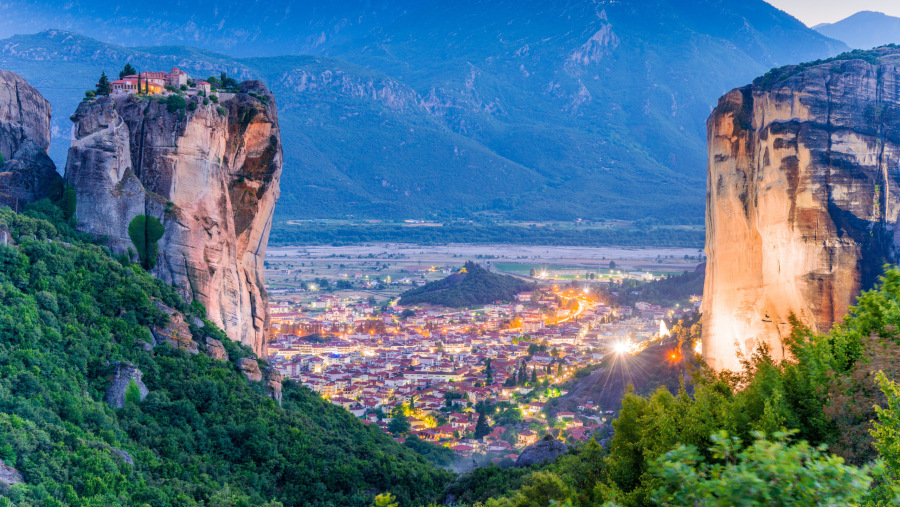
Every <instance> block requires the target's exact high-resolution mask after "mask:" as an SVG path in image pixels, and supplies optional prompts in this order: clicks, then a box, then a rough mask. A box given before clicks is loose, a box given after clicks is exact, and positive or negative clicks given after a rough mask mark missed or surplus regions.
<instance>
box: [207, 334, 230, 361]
mask: <svg viewBox="0 0 900 507" xmlns="http://www.w3.org/2000/svg"><path fill="white" fill-rule="evenodd" d="M206 355H208V356H209V357H211V358H213V359H218V360H220V361H228V352H227V351H226V350H225V346H224V345H222V342H220V341H219V340H216V339H215V338H209V337H207V338H206Z"/></svg>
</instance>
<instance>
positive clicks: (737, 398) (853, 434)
mask: <svg viewBox="0 0 900 507" xmlns="http://www.w3.org/2000/svg"><path fill="white" fill-rule="evenodd" d="M898 323H900V271H898V270H897V269H887V270H886V272H885V274H884V276H883V277H882V278H881V282H880V284H879V286H878V287H877V288H876V289H875V290H872V291H868V292H865V293H864V294H862V295H861V296H860V297H859V298H858V300H857V305H856V306H855V307H853V308H851V311H850V314H849V315H848V316H847V317H846V318H845V319H844V321H843V322H842V323H840V324H839V325H837V326H835V327H834V329H833V330H832V331H831V332H830V333H828V334H824V335H819V334H814V333H811V332H810V331H808V330H806V329H804V328H802V327H800V326H799V324H798V323H797V322H796V320H794V324H795V328H794V332H793V334H792V335H791V336H790V337H789V339H788V340H787V342H786V343H787V347H788V349H789V359H787V360H784V361H780V362H778V361H774V360H773V359H772V358H771V357H770V355H769V354H768V351H767V349H766V348H765V347H761V348H759V349H758V350H757V351H756V352H755V353H754V354H752V355H751V356H750V357H746V358H744V361H743V370H742V371H741V372H713V371H709V370H706V369H703V368H701V369H698V370H696V371H695V372H694V375H693V387H694V390H693V395H690V394H689V393H688V391H687V389H686V388H685V387H684V386H682V388H681V389H680V390H679V392H678V393H677V394H674V395H673V394H672V393H671V392H670V391H669V390H668V389H666V388H660V389H658V390H657V391H656V392H654V393H653V394H652V395H650V396H648V397H642V396H638V395H636V394H634V393H633V392H629V393H627V394H626V395H625V397H624V399H623V400H622V409H621V411H620V412H619V414H618V417H617V418H616V420H615V421H614V422H613V427H614V430H615V431H614V434H613V436H612V438H611V439H610V443H609V447H608V455H607V456H606V457H605V458H603V459H602V460H601V463H600V464H599V465H598V464H597V463H596V462H594V463H589V462H588V461H587V460H584V459H582V458H581V457H580V456H578V455H575V456H568V457H566V458H565V459H567V460H570V462H580V464H581V465H582V466H590V465H593V466H594V467H595V468H594V470H595V473H594V474H593V476H592V477H593V478H592V479H591V480H589V481H586V482H582V483H581V484H580V485H574V481H575V479H576V478H577V477H580V476H583V475H584V474H576V475H570V473H571V472H563V471H561V470H558V469H556V468H555V467H557V466H560V465H556V464H554V465H553V466H551V467H550V469H549V470H550V472H552V473H555V474H557V476H558V477H559V478H560V479H561V480H562V481H563V483H564V484H565V485H566V486H567V487H569V488H570V490H568V491H569V493H566V494H567V495H568V496H566V497H565V498H563V497H561V496H560V497H558V498H554V500H559V501H570V502H572V504H573V505H594V504H602V503H604V502H615V503H616V504H618V505H625V506H638V505H655V504H659V503H667V502H668V503H669V504H671V505H685V504H689V505H735V504H736V505H741V504H742V503H743V504H747V505H750V504H753V505H757V504H766V505H770V504H773V505H778V504H779V503H777V502H783V503H782V504H788V503H790V504H801V505H802V504H804V502H805V503H806V504H812V503H816V502H817V501H818V502H821V503H824V504H831V505H837V504H842V505H843V504H852V503H854V502H859V501H862V500H863V497H865V501H867V502H872V504H878V505H892V504H894V503H895V502H896V501H897V500H898V499H900V496H898V493H900V483H898V481H897V479H898V478H897V476H896V470H897V467H898V466H900V465H897V463H898V462H900V461H898V460H897V456H898V455H900V447H897V444H896V443H897V441H898V439H900V436H898V435H900V430H898V428H900V423H898V422H897V421H900V416H897V414H898V413H900V403H898V401H897V400H898V399H900V398H898V397H900V388H897V387H896V384H895V383H896V381H897V379H898V378H900V364H898V363H900V344H898V343H897V342H898V340H900V335H898V333H897V330H898V327H897V325H898ZM695 327H696V326H691V328H690V331H689V332H690V334H691V335H693V334H694V331H693V329H694V328H695ZM687 332H688V331H687V328H684V329H682V330H681V331H679V332H678V335H679V336H680V335H682V334H683V333H687ZM679 339H680V338H679ZM686 343H687V342H686ZM648 350H649V349H648ZM630 359H634V358H630ZM633 367H634V366H633ZM639 369H641V371H645V369H644V368H643V367H641V368H639ZM882 372H883V373H882ZM879 386H880V389H879ZM875 405H879V406H880V408H873V406H875ZM876 418H877V421H875V419H876ZM870 430H871V431H870ZM870 433H871V434H870ZM726 435H727V436H726ZM763 435H772V436H773V438H772V439H766V438H765V437H764V436H763ZM873 436H874V438H873ZM745 443H746V444H745ZM826 446H827V449H828V450H826ZM829 453H836V454H829ZM878 460H883V461H884V463H885V465H884V466H881V465H878V464H877V463H878ZM873 463H874V464H875V465H873ZM873 476H874V478H875V480H874V481H873V480H872V477H873ZM541 481H543V482H541V484H544V485H545V486H546V485H552V484H555V482H553V481H548V479H547V478H546V477H544V478H542V479H541ZM870 485H871V487H872V489H871V490H869V491H868V492H867V491H866V490H867V488H868V487H870ZM523 488H524V486H523ZM522 491H524V489H521V488H520V489H517V490H516V491H513V492H509V493H507V494H506V500H504V501H514V500H515V499H516V498H519V497H518V494H519V493H521V492H522ZM554 491H555V492H556V493H555V494H558V495H562V494H563V493H565V491H567V490H565V488H556V489H555V490H554ZM767 495H770V496H767ZM523 505H524V504H523Z"/></svg>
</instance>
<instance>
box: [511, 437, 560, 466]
mask: <svg viewBox="0 0 900 507" xmlns="http://www.w3.org/2000/svg"><path fill="white" fill-rule="evenodd" d="M568 451H569V448H568V446H566V444H564V443H562V442H560V441H559V440H557V439H555V438H549V439H547V438H545V439H543V440H539V441H537V442H535V443H533V444H531V445H529V446H528V447H526V448H525V449H524V450H523V451H522V454H520V455H519V458H518V459H517V460H516V467H517V468H524V467H529V466H531V465H534V464H537V463H544V462H545V461H553V460H555V459H556V458H558V457H559V456H560V455H562V454H565V453H566V452H568Z"/></svg>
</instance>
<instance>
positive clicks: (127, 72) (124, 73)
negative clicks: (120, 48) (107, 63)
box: [119, 63, 137, 79]
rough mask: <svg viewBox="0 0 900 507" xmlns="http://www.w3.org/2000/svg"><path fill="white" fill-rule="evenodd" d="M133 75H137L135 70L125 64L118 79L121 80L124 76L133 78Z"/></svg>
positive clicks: (128, 64)
mask: <svg viewBox="0 0 900 507" xmlns="http://www.w3.org/2000/svg"><path fill="white" fill-rule="evenodd" d="M135 74H137V70H135V68H134V67H132V66H131V64H130V63H126V64H125V67H124V68H123V69H122V71H121V72H119V79H122V78H123V77H125V76H133V75H135Z"/></svg>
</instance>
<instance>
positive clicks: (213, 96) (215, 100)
mask: <svg viewBox="0 0 900 507" xmlns="http://www.w3.org/2000/svg"><path fill="white" fill-rule="evenodd" d="M209 100H211V101H213V102H214V103H216V104H218V103H219V96H218V95H216V94H213V93H211V94H210V95H209Z"/></svg>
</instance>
